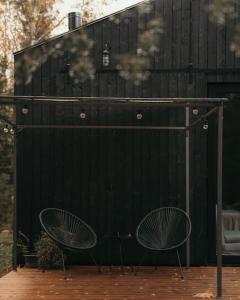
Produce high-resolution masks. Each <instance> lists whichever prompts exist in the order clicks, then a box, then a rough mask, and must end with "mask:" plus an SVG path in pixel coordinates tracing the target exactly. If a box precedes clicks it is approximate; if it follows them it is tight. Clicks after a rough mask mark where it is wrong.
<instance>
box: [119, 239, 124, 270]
mask: <svg viewBox="0 0 240 300" xmlns="http://www.w3.org/2000/svg"><path fill="white" fill-rule="evenodd" d="M119 254H120V263H121V271H122V270H123V251H122V242H121V241H120V243H119Z"/></svg>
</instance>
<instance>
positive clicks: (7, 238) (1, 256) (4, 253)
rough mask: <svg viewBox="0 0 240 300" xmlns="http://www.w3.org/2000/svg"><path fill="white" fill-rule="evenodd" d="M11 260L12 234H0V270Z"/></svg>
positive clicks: (6, 266) (8, 264) (3, 269)
mask: <svg viewBox="0 0 240 300" xmlns="http://www.w3.org/2000/svg"><path fill="white" fill-rule="evenodd" d="M11 261H12V235H11V234H8V233H1V234H0V272H3V271H5V270H6V269H8V268H9V267H10V266H11Z"/></svg>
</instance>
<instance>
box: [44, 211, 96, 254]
mask: <svg viewBox="0 0 240 300" xmlns="http://www.w3.org/2000/svg"><path fill="white" fill-rule="evenodd" d="M39 219H40V223H41V226H42V228H43V229H44V230H45V231H46V232H47V234H48V235H49V236H50V237H51V238H52V239H53V240H55V241H56V242H57V243H58V244H60V246H63V247H65V248H68V249H72V250H83V249H90V248H92V247H94V246H95V245H96V243H97V236H96V234H95V232H94V230H93V229H92V228H91V227H90V226H89V225H88V224H87V223H85V222H84V221H82V220H81V219H80V218H78V217H77V216H75V215H73V214H72V213H70V212H67V211H65V210H61V209H58V208H46V209H44V210H42V211H41V212H40V214H39Z"/></svg>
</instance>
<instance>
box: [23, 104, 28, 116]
mask: <svg viewBox="0 0 240 300" xmlns="http://www.w3.org/2000/svg"><path fill="white" fill-rule="evenodd" d="M28 112H29V109H28V107H27V106H26V105H24V107H23V108H22V113H23V114H24V115H27V114H28Z"/></svg>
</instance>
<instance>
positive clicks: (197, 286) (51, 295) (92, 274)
mask: <svg viewBox="0 0 240 300" xmlns="http://www.w3.org/2000/svg"><path fill="white" fill-rule="evenodd" d="M136 270H137V275H136V276H135V275H134V273H133V272H131V270H130V269H129V268H124V270H123V271H121V269H120V268H117V267H113V269H112V270H110V269H109V268H104V269H103V272H102V273H98V272H97V270H96V268H94V267H70V269H69V270H68V276H69V279H68V280H64V279H63V273H62V271H61V270H54V271H53V270H51V271H46V272H42V271H41V270H37V269H25V268H23V269H19V270H18V272H10V273H8V274H7V275H5V276H3V277H2V278H0V291H1V292H0V299H4V300H5V299H6V300H7V299H16V300H25V299H26V300H37V299H46V300H68V299H71V300H75V299H79V300H80V299H81V300H85V299H86V300H100V299H101V300H120V299H121V300H132V299H139V300H143V299H145V300H147V299H163V300H173V299H174V300H178V299H179V300H190V299H192V300H194V299H198V298H194V295H196V294H197V293H205V292H209V293H210V292H211V293H213V294H215V289H216V270H215V268H213V267H193V268H190V269H185V270H184V275H185V279H184V280H181V278H180V275H179V271H178V269H177V268H175V267H159V268H158V270H154V268H152V267H143V268H137V269H136ZM223 292H224V297H223V299H228V300H230V299H232V300H237V299H240V268H233V267H227V268H224V269H223Z"/></svg>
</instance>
